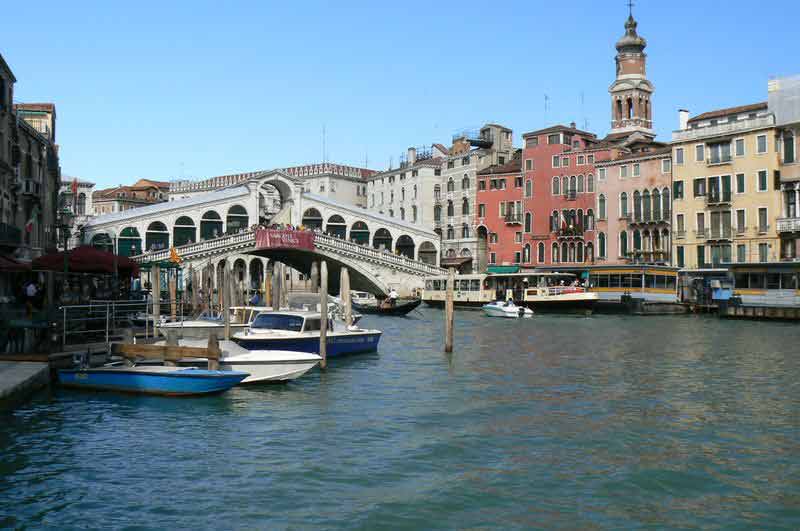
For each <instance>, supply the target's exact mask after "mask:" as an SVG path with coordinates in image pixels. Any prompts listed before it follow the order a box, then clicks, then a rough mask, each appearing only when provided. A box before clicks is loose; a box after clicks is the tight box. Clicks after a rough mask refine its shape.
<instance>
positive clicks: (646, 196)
mask: <svg viewBox="0 0 800 531" xmlns="http://www.w3.org/2000/svg"><path fill="white" fill-rule="evenodd" d="M642 210H643V211H644V212H643V215H644V220H645V221H650V220H651V219H653V218H652V217H651V211H650V192H649V191H648V190H645V191H644V193H642Z"/></svg>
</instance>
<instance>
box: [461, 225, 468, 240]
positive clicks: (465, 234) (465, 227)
mask: <svg viewBox="0 0 800 531" xmlns="http://www.w3.org/2000/svg"><path fill="white" fill-rule="evenodd" d="M461 237H462V238H469V225H467V224H466V223H464V224H463V225H461Z"/></svg>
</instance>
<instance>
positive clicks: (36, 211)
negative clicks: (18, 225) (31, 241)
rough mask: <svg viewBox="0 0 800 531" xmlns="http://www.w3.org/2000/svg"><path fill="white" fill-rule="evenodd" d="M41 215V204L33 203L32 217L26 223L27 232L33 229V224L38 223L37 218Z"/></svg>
mask: <svg viewBox="0 0 800 531" xmlns="http://www.w3.org/2000/svg"><path fill="white" fill-rule="evenodd" d="M38 217H39V205H33V208H32V209H31V217H30V219H28V221H27V223H25V232H31V231H33V225H34V223H36V218H38Z"/></svg>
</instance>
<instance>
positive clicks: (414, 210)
mask: <svg viewBox="0 0 800 531" xmlns="http://www.w3.org/2000/svg"><path fill="white" fill-rule="evenodd" d="M411 221H413V222H414V223H416V222H417V205H414V206H412V207H411Z"/></svg>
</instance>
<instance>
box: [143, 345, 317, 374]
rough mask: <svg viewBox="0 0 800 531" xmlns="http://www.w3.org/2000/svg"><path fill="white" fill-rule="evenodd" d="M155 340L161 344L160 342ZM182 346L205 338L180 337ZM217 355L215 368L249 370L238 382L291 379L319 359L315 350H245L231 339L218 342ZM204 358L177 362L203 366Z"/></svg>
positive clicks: (203, 346) (305, 370) (309, 368)
mask: <svg viewBox="0 0 800 531" xmlns="http://www.w3.org/2000/svg"><path fill="white" fill-rule="evenodd" d="M158 344H164V342H160V343H158ZM178 344H179V345H180V346H182V347H200V348H206V346H207V345H208V340H207V339H181V340H180V341H179V342H178ZM219 348H220V351H221V353H222V354H221V356H220V360H219V368H220V370H223V371H240V372H246V373H249V376H248V377H247V378H245V379H244V380H242V382H241V383H243V384H247V383H259V382H261V383H264V382H283V381H287V380H294V379H295V378H299V377H300V376H302V375H304V374H305V373H307V372H308V371H310V370H311V369H312V368H314V366H315V365H316V364H317V363H319V362H320V360H322V358H321V357H320V356H318V355H317V354H311V353H308V352H295V351H289V350H247V349H246V348H244V347H242V346H240V345H238V344H236V343H235V342H233V341H226V340H221V341H220V342H219ZM207 363H208V360H206V359H205V358H184V359H182V360H180V361H178V365H180V366H198V367H200V366H206V365H207Z"/></svg>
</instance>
